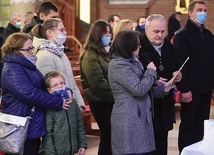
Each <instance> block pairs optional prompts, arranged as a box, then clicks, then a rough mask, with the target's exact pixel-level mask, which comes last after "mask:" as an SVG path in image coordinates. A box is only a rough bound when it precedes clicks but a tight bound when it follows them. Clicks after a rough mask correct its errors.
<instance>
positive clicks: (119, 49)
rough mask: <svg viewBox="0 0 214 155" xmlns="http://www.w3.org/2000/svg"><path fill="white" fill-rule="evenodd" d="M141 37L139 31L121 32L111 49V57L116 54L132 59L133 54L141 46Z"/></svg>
mask: <svg viewBox="0 0 214 155" xmlns="http://www.w3.org/2000/svg"><path fill="white" fill-rule="evenodd" d="M139 35H140V33H139V32H137V31H129V30H123V31H120V32H119V33H118V34H117V36H116V38H115V40H114V42H113V44H112V46H111V48H110V55H113V54H114V55H116V56H121V57H123V58H125V59H131V58H132V57H133V52H134V51H136V50H137V48H138V46H139V45H138V43H139V42H140V41H139Z"/></svg>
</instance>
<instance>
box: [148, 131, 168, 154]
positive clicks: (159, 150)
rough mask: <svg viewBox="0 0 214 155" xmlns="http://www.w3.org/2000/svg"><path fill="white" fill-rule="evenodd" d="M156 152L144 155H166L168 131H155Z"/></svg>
mask: <svg viewBox="0 0 214 155" xmlns="http://www.w3.org/2000/svg"><path fill="white" fill-rule="evenodd" d="M155 145H156V150H154V151H152V152H149V153H146V155H167V148H168V131H155Z"/></svg>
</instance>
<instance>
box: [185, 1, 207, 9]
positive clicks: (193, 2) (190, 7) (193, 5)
mask: <svg viewBox="0 0 214 155" xmlns="http://www.w3.org/2000/svg"><path fill="white" fill-rule="evenodd" d="M195 4H204V5H206V4H205V3H204V2H203V1H201V0H194V1H192V2H191V3H190V4H189V7H188V11H190V12H192V11H193V10H194V8H195Z"/></svg>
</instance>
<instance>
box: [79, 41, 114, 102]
mask: <svg viewBox="0 0 214 155" xmlns="http://www.w3.org/2000/svg"><path fill="white" fill-rule="evenodd" d="M100 52H101V51H100V48H99V47H98V46H97V45H95V44H92V45H91V47H90V49H88V50H87V51H85V53H84V55H83V58H82V60H81V62H80V70H81V82H82V87H83V90H84V95H85V97H86V99H87V100H88V101H89V102H100V101H104V102H107V103H110V104H113V103H114V99H113V95H112V91H111V88H110V86H109V82H108V65H109V62H106V61H105V60H104V59H103V57H102V56H101V54H100Z"/></svg>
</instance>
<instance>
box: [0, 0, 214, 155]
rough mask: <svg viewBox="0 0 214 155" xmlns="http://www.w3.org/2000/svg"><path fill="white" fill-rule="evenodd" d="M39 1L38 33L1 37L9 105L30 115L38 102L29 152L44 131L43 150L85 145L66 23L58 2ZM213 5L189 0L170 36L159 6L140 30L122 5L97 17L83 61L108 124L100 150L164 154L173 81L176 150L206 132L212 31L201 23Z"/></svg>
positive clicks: (90, 97)
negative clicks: (176, 96)
mask: <svg viewBox="0 0 214 155" xmlns="http://www.w3.org/2000/svg"><path fill="white" fill-rule="evenodd" d="M50 6H51V7H50ZM39 8H40V9H39V11H37V12H38V13H37V16H35V17H33V18H32V21H34V22H31V23H30V24H31V25H28V26H29V27H31V28H29V27H28V28H29V29H28V32H27V33H30V35H31V36H33V39H32V38H31V37H30V36H29V35H27V34H26V33H24V32H20V33H13V34H11V35H9V36H8V38H7V39H6V40H5V43H4V45H3V47H2V58H3V60H4V66H3V70H2V76H1V88H2V96H3V104H4V106H3V110H2V112H4V113H8V114H13V115H18V116H28V115H29V114H30V111H31V108H32V107H35V111H34V113H33V116H32V120H31V123H30V126H29V131H28V136H27V140H26V142H25V150H24V154H25V155H28V154H32V155H34V154H35V155H36V154H38V152H39V146H40V142H41V140H40V138H41V137H43V140H42V142H43V149H44V153H45V154H74V153H77V152H78V153H79V154H80V155H84V154H85V149H86V148H87V143H86V136H85V130H84V126H83V120H82V116H81V111H82V112H83V111H84V102H83V99H82V96H81V94H80V92H79V90H78V88H77V85H76V83H75V81H74V77H73V73H72V69H71V65H70V62H69V60H68V58H67V56H66V55H65V53H64V46H63V44H64V43H65V41H66V34H67V33H66V29H65V27H64V25H63V22H62V21H61V20H60V19H59V18H57V17H58V16H59V13H58V9H57V7H56V6H55V5H54V4H53V3H51V2H43V3H41V5H40V7H39ZM42 8H43V9H42ZM44 8H45V9H44ZM48 8H49V10H48ZM44 10H45V11H44ZM47 10H48V11H47ZM206 11H207V9H206V4H205V3H204V2H203V1H200V0H195V1H193V2H191V3H190V5H189V8H188V15H189V19H188V20H187V23H186V25H184V26H183V27H182V28H181V29H179V30H178V31H176V34H175V36H174V39H173V44H172V43H170V40H169V38H165V31H166V27H167V26H166V23H167V22H166V20H165V18H164V17H163V16H162V15H160V14H152V15H149V16H148V17H147V18H146V17H144V16H142V17H140V18H139V19H138V21H139V26H138V29H136V31H133V27H132V21H131V20H128V19H122V20H121V17H120V16H119V15H116V14H115V15H112V16H110V17H109V19H108V21H104V20H97V21H95V22H94V23H93V24H92V25H91V27H90V30H89V33H88V35H87V38H86V41H85V44H84V47H83V52H82V55H81V56H80V71H81V82H82V87H83V90H84V95H85V97H86V100H87V101H88V102H89V106H90V109H91V111H92V113H93V115H94V118H95V120H96V122H97V124H98V126H99V129H100V132H101V135H100V144H99V149H98V155H111V154H113V155H121V154H123V155H166V154H167V147H168V132H169V131H170V130H172V129H173V123H174V122H175V112H174V103H175V101H174V96H173V95H174V94H173V93H174V87H175V85H176V87H177V88H178V89H179V90H180V91H181V124H180V128H179V137H178V144H179V152H180V153H181V152H182V150H183V148H184V147H186V146H188V145H190V144H193V143H195V142H198V141H200V140H202V139H203V133H204V132H203V130H204V129H203V127H204V125H203V123H204V120H205V119H209V112H210V100H211V95H212V89H213V86H214V85H213V78H214V74H213V72H212V70H211V68H212V67H214V63H213V56H214V54H213V49H214V44H213V42H214V36H213V34H212V33H211V32H210V31H209V30H208V29H206V28H205V27H204V23H205V22H206V20H207V14H206ZM178 14H179V13H178ZM175 16H176V15H175ZM53 17H54V18H53ZM176 18H179V16H178V17H176ZM32 24H34V25H32ZM170 38H171V37H170ZM187 57H189V61H188V62H187V64H186V65H185V66H184V67H183V69H182V71H181V72H179V71H178V70H179V68H180V66H181V65H182V63H183V62H184V61H185V60H186V58H187ZM174 77H175V78H174ZM172 78H174V80H171V79H172ZM45 122H46V123H45Z"/></svg>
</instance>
